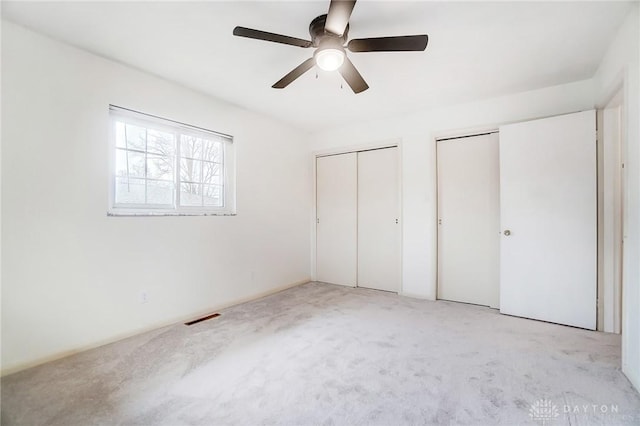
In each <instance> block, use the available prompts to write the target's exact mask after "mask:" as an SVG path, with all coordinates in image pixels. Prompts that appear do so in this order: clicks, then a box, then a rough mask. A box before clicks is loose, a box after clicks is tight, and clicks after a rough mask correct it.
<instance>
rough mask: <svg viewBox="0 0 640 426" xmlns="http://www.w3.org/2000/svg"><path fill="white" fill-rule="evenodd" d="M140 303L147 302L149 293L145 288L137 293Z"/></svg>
mask: <svg viewBox="0 0 640 426" xmlns="http://www.w3.org/2000/svg"><path fill="white" fill-rule="evenodd" d="M139 300H140V303H148V302H149V293H147V291H146V290H142V291H141V292H140V295H139Z"/></svg>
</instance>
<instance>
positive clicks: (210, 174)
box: [202, 163, 222, 185]
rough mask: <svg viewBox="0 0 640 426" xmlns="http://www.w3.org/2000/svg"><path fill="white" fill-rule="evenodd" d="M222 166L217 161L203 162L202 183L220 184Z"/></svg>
mask: <svg viewBox="0 0 640 426" xmlns="http://www.w3.org/2000/svg"><path fill="white" fill-rule="evenodd" d="M221 169H222V167H221V166H220V164H218V163H203V164H202V183H208V184H216V185H220V184H222V179H221Z"/></svg>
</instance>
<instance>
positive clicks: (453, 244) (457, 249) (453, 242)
mask: <svg viewBox="0 0 640 426" xmlns="http://www.w3.org/2000/svg"><path fill="white" fill-rule="evenodd" d="M437 144H438V145H437V146H438V299H445V300H453V301H456V302H465V303H473V304H477V305H486V306H491V307H493V308H497V307H499V305H500V266H499V259H500V172H499V168H500V166H499V164H498V150H499V148H498V134H497V133H493V134H487V135H478V136H469V137H464V138H458V139H450V140H444V141H439V142H438V143H437Z"/></svg>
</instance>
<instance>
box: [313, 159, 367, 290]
mask: <svg viewBox="0 0 640 426" xmlns="http://www.w3.org/2000/svg"><path fill="white" fill-rule="evenodd" d="M357 170H358V168H357V154H356V153H349V154H341V155H332V156H328V157H318V158H317V159H316V197H317V198H316V215H317V217H316V275H317V279H318V281H323V282H327V283H332V284H341V285H346V286H351V287H355V286H356V284H357V278H356V275H357V270H356V265H357V230H358V226H357V211H358V210H357V209H358V204H357V200H358V193H357V182H358V180H357V179H358V174H357Z"/></svg>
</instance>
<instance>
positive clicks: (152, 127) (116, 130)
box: [109, 106, 235, 215]
mask: <svg viewBox="0 0 640 426" xmlns="http://www.w3.org/2000/svg"><path fill="white" fill-rule="evenodd" d="M109 111H110V116H111V125H112V128H111V135H112V136H111V141H112V142H111V146H112V158H113V161H112V168H111V171H112V172H111V176H112V178H111V191H110V198H111V203H110V211H109V213H110V214H112V215H155V214H160V215H162V214H194V215H200V214H219V215H224V214H227V215H230V214H235V203H234V201H235V197H234V195H235V188H234V185H233V184H234V180H233V178H234V173H233V165H234V155H233V154H234V152H233V138H232V137H231V136H228V135H224V134H221V133H216V132H213V131H210V130H205V129H201V128H198V127H194V126H189V125H186V124H182V123H178V122H175V121H171V120H166V119H162V118H158V117H154V116H151V115H146V114H142V113H139V112H135V111H131V110H128V109H124V108H119V107H115V106H110V107H109Z"/></svg>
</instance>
